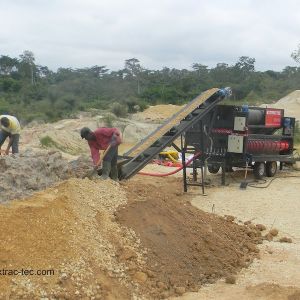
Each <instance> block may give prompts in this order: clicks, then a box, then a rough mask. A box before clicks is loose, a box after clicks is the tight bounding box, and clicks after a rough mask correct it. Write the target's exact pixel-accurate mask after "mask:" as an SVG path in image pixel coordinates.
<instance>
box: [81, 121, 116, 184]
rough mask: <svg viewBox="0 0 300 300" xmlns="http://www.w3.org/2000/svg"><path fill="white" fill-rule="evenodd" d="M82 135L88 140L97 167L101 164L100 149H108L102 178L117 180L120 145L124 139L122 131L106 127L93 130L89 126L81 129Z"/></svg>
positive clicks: (103, 163) (104, 158)
mask: <svg viewBox="0 0 300 300" xmlns="http://www.w3.org/2000/svg"><path fill="white" fill-rule="evenodd" d="M80 135H81V137H82V138H83V139H86V140H87V141H88V144H89V147H90V149H91V155H92V159H93V163H94V167H95V169H98V168H99V167H100V166H101V159H100V153H99V150H107V152H106V153H105V156H104V157H103V162H102V175H101V179H104V180H105V179H107V178H108V177H110V178H111V179H113V180H116V181H117V180H118V167H117V158H118V146H119V145H120V144H121V141H122V139H121V134H120V131H119V130H118V129H117V128H106V127H101V128H98V129H96V130H95V131H92V130H91V129H90V128H88V127H83V128H82V129H81V131H80ZM108 148H109V149H108Z"/></svg>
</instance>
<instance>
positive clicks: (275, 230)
mask: <svg viewBox="0 0 300 300" xmlns="http://www.w3.org/2000/svg"><path fill="white" fill-rule="evenodd" d="M269 233H270V234H272V235H273V236H277V235H278V230H277V229H276V228H273V229H271V230H270V231H269Z"/></svg>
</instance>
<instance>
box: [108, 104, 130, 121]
mask: <svg viewBox="0 0 300 300" xmlns="http://www.w3.org/2000/svg"><path fill="white" fill-rule="evenodd" d="M111 112H112V113H113V114H115V115H116V116H117V117H119V118H122V117H123V118H124V117H126V116H127V113H128V108H127V106H125V105H123V104H121V103H118V102H115V103H113V105H112V106H111Z"/></svg>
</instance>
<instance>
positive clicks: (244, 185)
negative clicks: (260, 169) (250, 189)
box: [240, 160, 248, 190]
mask: <svg viewBox="0 0 300 300" xmlns="http://www.w3.org/2000/svg"><path fill="white" fill-rule="evenodd" d="M247 173H248V160H247V161H246V171H245V178H244V180H243V181H242V182H241V184H240V189H242V190H245V189H246V188H247V185H248V181H247V180H246V179H247Z"/></svg>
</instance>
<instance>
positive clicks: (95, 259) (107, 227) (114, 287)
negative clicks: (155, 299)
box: [0, 178, 146, 299]
mask: <svg viewBox="0 0 300 300" xmlns="http://www.w3.org/2000/svg"><path fill="white" fill-rule="evenodd" d="M125 204H126V195H125V192H124V190H123V189H122V188H121V187H120V185H119V184H118V183H115V182H113V181H110V180H108V181H105V182H103V181H101V180H97V181H90V180H88V179H84V180H81V179H75V178H73V179H69V180H67V181H64V182H63V183H60V184H58V185H55V186H54V187H52V188H50V189H47V190H45V191H43V192H38V193H35V194H34V195H33V196H32V197H30V198H28V199H26V201H10V202H9V203H8V204H7V205H1V206H0V239H1V245H2V250H1V252H0V261H1V262H2V264H1V268H3V269H22V268H23V269H33V270H41V269H45V270H46V269H47V270H48V269H53V270H54V271H55V274H54V275H52V276H1V277H0V299H2V298H4V296H5V295H10V297H11V299H103V298H105V297H110V298H111V299H131V298H132V297H139V298H140V297H141V296H138V295H140V292H139V286H138V283H136V282H133V281H132V279H131V278H130V276H128V274H127V271H128V268H129V266H128V264H126V263H125V262H126V261H127V259H128V258H130V257H132V258H134V264H135V268H137V269H139V270H140V269H143V266H144V264H145V255H146V251H145V250H143V249H142V247H141V245H140V240H139V239H138V238H137V236H136V234H135V233H134V231H133V230H130V229H127V228H122V227H121V226H120V225H119V224H118V223H117V222H115V220H114V219H115V216H114V213H115V210H116V208H117V207H118V206H122V205H125Z"/></svg>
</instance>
